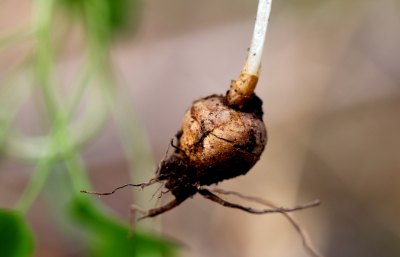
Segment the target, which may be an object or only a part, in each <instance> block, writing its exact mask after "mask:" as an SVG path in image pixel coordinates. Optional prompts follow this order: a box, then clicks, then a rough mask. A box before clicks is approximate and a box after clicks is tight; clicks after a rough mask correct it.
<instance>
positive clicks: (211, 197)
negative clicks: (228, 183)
mask: <svg viewBox="0 0 400 257" xmlns="http://www.w3.org/2000/svg"><path fill="white" fill-rule="evenodd" d="M198 192H199V193H200V194H201V195H202V196H203V197H204V198H206V199H208V200H211V201H213V202H216V203H218V204H220V205H222V206H225V207H229V208H234V209H239V210H242V211H245V212H248V213H252V214H267V213H287V212H293V211H300V210H304V209H307V208H311V207H315V206H318V205H320V204H321V201H320V200H315V201H312V202H309V203H306V204H304V205H298V206H295V207H292V208H284V207H278V208H274V209H263V210H257V209H254V208H251V207H245V206H242V205H240V204H236V203H231V202H228V201H225V200H224V199H222V198H220V197H219V196H217V195H215V194H213V193H211V192H210V191H209V190H208V189H205V188H200V189H199V191H198Z"/></svg>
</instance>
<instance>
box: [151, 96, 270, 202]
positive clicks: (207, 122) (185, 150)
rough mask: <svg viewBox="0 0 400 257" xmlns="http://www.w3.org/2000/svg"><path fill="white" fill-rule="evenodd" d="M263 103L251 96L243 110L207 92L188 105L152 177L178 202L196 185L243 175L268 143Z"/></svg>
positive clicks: (187, 195) (194, 191)
mask: <svg viewBox="0 0 400 257" xmlns="http://www.w3.org/2000/svg"><path fill="white" fill-rule="evenodd" d="M261 105H262V102H261V100H260V99H259V98H258V97H257V96H256V95H254V94H253V96H252V97H251V98H250V99H248V101H246V104H245V105H243V107H242V108H237V107H236V106H230V105H229V103H228V101H227V100H226V97H224V96H218V95H211V96H208V97H205V98H201V99H199V100H197V101H195V102H194V103H193V105H192V106H191V107H190V108H189V109H188V110H187V112H186V114H185V116H184V120H183V123H182V126H181V130H180V131H179V132H178V133H177V145H176V146H175V150H174V152H173V153H172V155H171V156H170V157H169V158H167V159H166V160H163V161H162V163H161V165H160V168H159V169H158V171H157V177H156V180H157V181H165V187H166V188H167V189H168V190H170V191H171V193H172V194H173V195H174V196H175V197H176V198H177V200H178V201H183V200H185V199H186V198H187V197H189V196H192V195H193V194H194V193H196V192H197V188H199V187H201V186H207V185H211V184H215V183H218V182H220V181H222V180H225V179H230V178H233V177H236V176H239V175H244V174H246V173H247V172H248V171H249V169H250V168H251V167H253V165H254V164H255V163H256V162H257V161H258V160H259V159H260V155H261V153H262V152H263V150H264V147H265V144H266V142H267V131H266V129H265V125H264V122H263V120H262V114H263V113H262V108H261Z"/></svg>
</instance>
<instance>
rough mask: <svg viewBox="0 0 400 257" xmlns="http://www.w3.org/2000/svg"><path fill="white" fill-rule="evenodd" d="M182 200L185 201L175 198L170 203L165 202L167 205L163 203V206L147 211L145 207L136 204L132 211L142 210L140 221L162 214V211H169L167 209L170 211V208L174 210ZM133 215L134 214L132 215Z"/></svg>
mask: <svg viewBox="0 0 400 257" xmlns="http://www.w3.org/2000/svg"><path fill="white" fill-rule="evenodd" d="M182 202H183V201H178V200H176V199H174V200H172V201H170V202H169V203H167V204H165V205H163V206H161V207H158V208H154V209H150V210H148V211H145V210H143V209H141V208H139V207H137V206H136V205H132V207H131V213H132V212H133V213H134V212H135V211H138V212H140V213H141V214H143V216H142V217H140V218H139V219H137V220H138V221H140V220H142V219H146V218H150V217H155V216H158V215H160V214H162V213H164V212H167V211H169V210H172V209H173V208H175V207H176V206H178V205H179V204H181V203H182ZM132 216H133V215H132Z"/></svg>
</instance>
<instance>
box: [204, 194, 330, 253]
mask: <svg viewBox="0 0 400 257" xmlns="http://www.w3.org/2000/svg"><path fill="white" fill-rule="evenodd" d="M211 191H212V192H214V193H218V194H224V195H234V196H237V197H239V198H242V199H245V200H248V201H250V202H255V203H259V204H262V205H265V206H268V207H271V208H278V206H277V205H276V204H274V203H272V202H271V201H268V200H265V199H261V198H258V197H253V196H246V195H242V194H240V193H237V192H234V191H226V190H223V189H219V188H215V189H212V190H211ZM282 215H283V216H284V217H285V218H286V219H287V220H288V221H289V222H290V224H292V226H293V227H294V229H295V230H296V231H297V233H298V234H299V236H300V238H301V241H302V243H303V247H304V249H305V250H306V252H307V253H308V254H310V256H313V257H323V255H322V254H320V253H319V252H318V250H317V249H315V247H314V246H313V243H312V240H311V239H310V237H309V236H308V233H307V231H306V230H305V229H304V228H302V227H301V226H300V225H299V224H298V223H297V222H296V220H295V219H294V218H293V217H292V216H291V215H290V214H289V213H286V212H282Z"/></svg>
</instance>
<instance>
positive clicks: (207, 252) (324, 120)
mask: <svg viewBox="0 0 400 257" xmlns="http://www.w3.org/2000/svg"><path fill="white" fill-rule="evenodd" d="M105 2H107V3H109V5H107V6H101V4H99V2H96V1H88V4H86V5H85V4H81V1H79V0H74V1H73V0H60V1H55V3H54V1H51V0H38V1H22V0H14V1H11V0H3V1H1V3H0V37H1V39H0V51H1V52H0V83H1V88H0V90H1V92H0V101H1V102H0V106H1V107H0V109H1V111H0V112H1V113H0V118H1V133H0V142H1V150H2V154H1V157H0V207H1V208H3V209H10V208H11V209H14V208H16V209H17V210H20V211H21V212H22V213H23V215H22V216H23V217H25V218H24V220H26V221H27V224H29V227H30V228H31V229H32V231H33V234H34V238H35V240H34V241H35V250H34V252H33V255H30V254H28V255H15V256H40V257H46V256H54V257H55V256H57V257H58V256H60V257H61V256H62V257H64V256H65V257H67V256H88V255H87V248H91V247H96V246H94V245H92V246H87V244H85V242H86V241H85V240H81V238H85V237H84V236H82V235H81V234H82V232H81V231H80V230H81V229H83V227H85V225H82V227H80V226H76V225H72V222H71V221H70V220H69V218H67V217H64V216H66V212H67V211H66V210H65V206H66V203H67V202H68V201H70V198H71V196H72V195H76V194H77V191H78V189H86V188H87V187H89V188H92V189H95V190H97V191H102V192H103V191H110V190H111V189H112V188H114V187H116V186H119V185H122V184H125V183H129V182H143V181H147V179H149V178H151V177H152V175H153V172H154V171H155V168H156V165H157V163H158V161H159V160H161V159H162V158H163V156H164V153H165V151H166V149H167V147H168V143H169V141H170V139H171V138H172V137H173V136H174V135H175V133H176V131H177V129H178V128H179V126H180V122H181V120H182V118H183V114H184V112H185V110H186V109H187V108H188V107H189V106H190V104H191V102H192V101H193V100H195V99H197V98H199V97H203V96H206V95H209V94H213V93H221V94H222V93H224V92H225V91H226V90H227V89H228V87H229V84H230V80H231V79H235V78H236V77H237V76H238V74H239V71H240V69H241V67H242V64H243V63H244V59H245V57H246V53H247V50H246V49H247V48H248V46H249V43H250V38H251V35H252V30H253V25H254V24H253V23H254V17H255V12H256V8H257V1H254V0H252V1H238V0H229V1H228V0H220V1H211V0H205V1H185V0H170V1H162V0H142V1H140V2H136V1H128V0H125V1H123V0H118V1H114V2H113V1H105ZM96 3H97V4H96ZM49 6H53V7H52V8H53V9H51V8H50V7H49ZM46 7H49V8H48V9H50V11H49V10H47V11H49V12H52V14H51V15H49V12H47V14H46ZM128 7H129V8H128ZM107 8H109V9H110V10H114V11H110V12H107ZM113 8H114V9H113ZM104 13H106V14H107V13H108V14H110V15H109V16H107V17H109V20H108V21H109V22H108V23H107V22H105V20H106V18H105V16H104ZM46 15H47V16H46ZM46 17H47V18H48V19H47V20H46ZM49 17H50V18H49ZM32 24H33V25H32ZM46 26H47V27H46ZM107 26H109V27H107ZM106 27H107V29H108V30H107V29H105V28H106ZM32 28H33V29H34V31H33V32H32ZM46 28H47V30H46ZM399 28H400V2H399V1H397V0H381V1H366V0H364V1H362V0H354V1H342V0H339V1H338V0H336V1H334V0H323V1H316V0H287V1H275V2H274V3H273V7H272V17H271V22H270V25H269V31H268V34H267V40H266V46H265V50H264V56H263V62H262V63H263V67H262V72H261V76H260V80H259V84H258V87H257V89H256V91H257V94H258V95H259V96H260V98H261V99H262V100H263V102H264V120H265V122H266V124H267V128H268V132H269V141H268V145H267V148H266V150H265V152H264V154H263V155H262V158H261V160H260V161H259V162H258V163H257V165H256V166H255V167H254V168H253V169H252V170H251V171H250V172H249V173H248V174H247V175H246V176H242V177H238V178H235V179H232V180H230V181H226V182H223V183H220V184H219V185H218V187H220V188H223V189H227V190H234V191H237V192H241V193H243V194H247V195H252V196H258V197H262V198H266V199H269V200H271V201H273V202H275V203H276V204H278V205H282V206H288V207H289V206H294V205H296V204H301V203H304V202H306V201H310V200H313V199H315V198H319V199H321V200H322V205H321V206H319V207H318V208H314V209H309V210H305V211H302V212H298V213H296V214H295V217H296V220H297V221H298V222H299V223H300V224H301V226H303V227H304V228H306V229H307V231H308V233H309V235H310V237H311V238H312V239H313V242H314V245H315V246H316V248H318V249H319V250H320V251H321V252H322V253H323V255H324V256H327V257H329V256H332V257H333V256H335V257H339V256H340V257H347V256H348V257H350V256H363V257H369V256H371V257H375V256H400V222H399V219H398V217H399V216H400V204H399V200H398V198H399V197H400V187H399V183H400V150H399V149H400V136H399V131H400V52H399V50H398V46H399V45H400V30H399ZM46 46H47V47H46ZM100 84H106V85H104V86H99V85H100ZM46 92H47V93H46ZM46 95H47V96H46ZM57 105H58V107H57ZM54 110H56V111H54ZM60 113H61V114H60ZM60 117H63V118H60ZM60 120H61V121H60ZM51 127H52V128H53V129H50V128H51ZM54 128H56V129H54ZM65 128H68V129H65ZM60 131H61V132H60ZM71 149H72V150H71ZM43 167H45V168H43ZM43 170H45V171H44V172H43ZM76 170H80V171H82V172H81V173H79V174H78V173H74V172H75V171H76ZM46 171H47V173H46ZM35 173H37V174H45V175H43V176H38V178H36V180H35V181H34V182H29V181H30V179H31V178H32V177H33V174H35ZM67 174H70V175H67ZM83 174H84V175H83ZM86 175H87V176H88V177H87V178H86ZM77 177H81V179H76V178H77ZM71 181H72V182H71ZM74 181H75V182H74ZM88 181H89V182H88ZM32 183H33V184H32ZM89 184H91V186H90V185H89ZM32 185H36V186H32ZM71 185H72V186H71ZM32 187H33V188H34V189H27V188H32ZM82 187H83V188H82ZM35 188H36V189H35ZM24 190H28V193H25V195H28V197H25V198H27V199H28V200H21V195H22V198H24V197H23V194H24V193H23V192H24ZM29 190H30V191H29ZM156 190H157V187H151V188H148V189H144V190H143V191H141V190H137V189H132V190H131V189H127V190H124V191H120V192H118V193H116V194H114V195H112V196H108V197H102V198H101V199H100V202H102V203H104V206H107V207H104V206H103V207H102V208H107V210H106V211H105V213H107V215H113V217H119V220H120V221H121V222H123V223H124V224H125V226H128V225H127V224H128V221H129V207H130V205H131V204H132V203H137V204H139V205H141V206H144V207H147V208H149V207H152V206H154V205H156V204H160V200H158V199H157V195H156V196H154V197H152V195H153V194H154V192H155V191H156ZM39 191H40V194H39ZM25 192H26V191H25ZM32 192H33V193H32ZM36 193H37V194H38V195H37V197H35V198H33V199H29V195H30V196H32V195H35V194H36ZM85 198H88V199H93V201H95V200H96V199H97V197H90V196H85ZM167 198H168V197H167ZM230 199H231V200H232V201H237V199H233V198H230ZM238 202H240V203H243V204H245V205H249V203H246V202H243V201H238ZM250 204H251V203H250ZM251 205H252V204H251ZM78 216H79V215H78ZM80 217H81V216H80ZM88 217H89V216H88ZM81 221H83V223H85V222H88V221H87V220H85V219H84V218H82V219H81ZM136 226H138V227H139V228H140V229H141V230H143V231H146V233H147V232H148V231H152V232H151V235H153V236H154V237H157V236H159V235H162V236H163V237H164V238H166V239H167V240H171V241H174V242H178V243H179V245H180V246H179V248H178V249H179V250H178V256H188V257H200V256H221V257H222V256H229V257H242V256H251V257H253V256H254V257H258V256H273V257H278V256H282V257H283V256H285V257H287V256H308V255H307V253H306V252H305V251H304V249H303V247H302V244H301V240H300V238H299V236H298V234H296V232H295V230H294V229H293V228H292V227H291V226H290V224H289V223H288V222H287V220H285V219H284V218H283V217H282V216H281V215H264V216H256V215H250V214H247V213H242V212H240V211H237V210H232V209H228V208H223V207H221V206H219V205H216V204H215V203H212V202H209V201H206V200H204V199H203V198H201V197H197V196H195V197H194V198H193V199H190V200H188V201H186V202H184V203H183V204H182V205H181V206H179V207H178V208H176V209H174V210H172V211H170V212H168V213H166V214H164V215H162V217H160V218H157V219H154V220H151V221H146V222H143V223H139V224H136ZM2 232H3V231H2ZM96 233H102V232H96ZM149 233H150V232H149ZM110 240H111V239H110ZM162 240H164V239H162ZM90 242H91V241H89V243H88V244H90ZM107 242H111V241H107ZM0 245H1V243H0ZM0 256H3V255H1V253H0ZM93 256H117V255H106V254H105V253H104V255H96V254H94V255H93ZM120 256H125V255H122V254H121V255H120ZM127 256H128V255H127ZM132 256H164V255H163V254H161V255H156V254H154V255H150V254H147V255H146V254H145V253H143V254H142V253H137V255H132Z"/></svg>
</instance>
